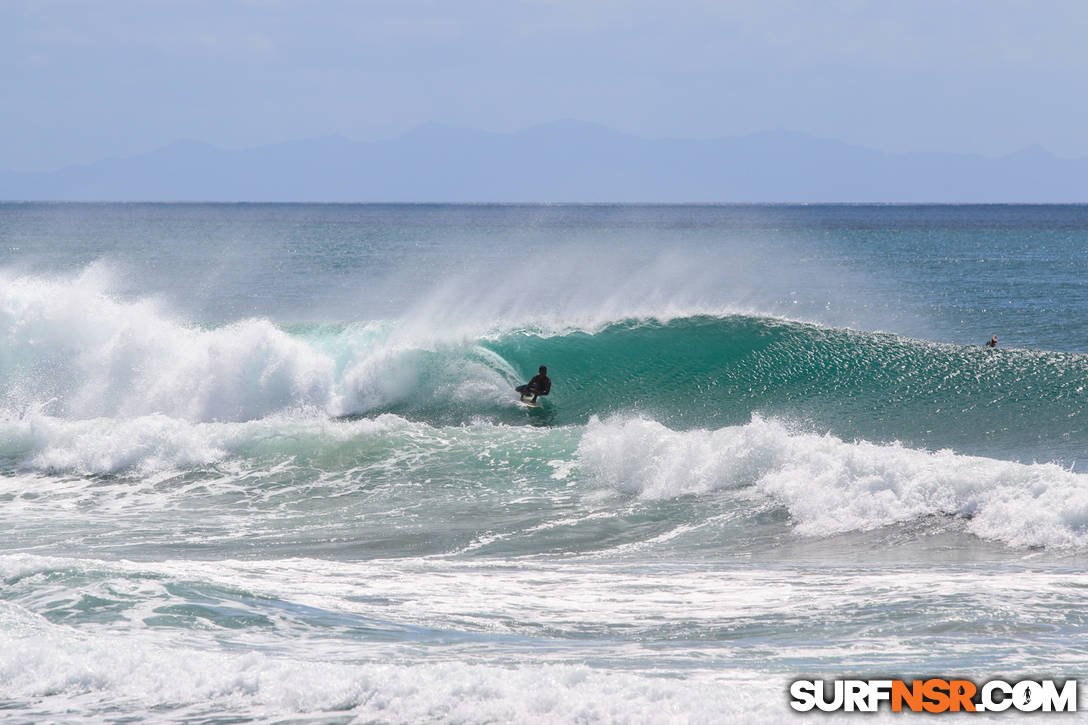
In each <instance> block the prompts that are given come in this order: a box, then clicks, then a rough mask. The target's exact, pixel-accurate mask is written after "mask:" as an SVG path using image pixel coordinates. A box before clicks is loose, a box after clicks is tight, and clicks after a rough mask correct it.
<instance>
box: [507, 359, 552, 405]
mask: <svg viewBox="0 0 1088 725" xmlns="http://www.w3.org/2000/svg"><path fill="white" fill-rule="evenodd" d="M514 390H516V391H518V392H519V393H521V397H523V398H524V397H525V396H526V395H532V396H533V402H534V403H535V402H536V399H537V396H539V395H547V394H548V393H550V392H552V379H551V378H549V377H548V368H547V367H545V366H544V365H541V366H540V372H539V373H537V374H536V375H534V376H533V379H532V380H530V381H529V382H527V383H525V385H519V386H517V387H516V388H514Z"/></svg>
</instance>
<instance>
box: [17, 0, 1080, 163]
mask: <svg viewBox="0 0 1088 725" xmlns="http://www.w3.org/2000/svg"><path fill="white" fill-rule="evenodd" d="M1086 37H1088V3H1085V2H1082V1H1080V0H1076V1H1071V2H1064V1H1063V2H1059V1H1056V0H1051V1H1048V0H1032V1H1031V2H1019V1H1012V0H985V1H983V0H943V1H940V2H937V1H931V0H911V1H909V2H892V1H891V0H887V1H885V2H866V1H864V0H760V1H753V2H732V1H730V0H670V1H668V2H665V1H663V0H662V1H657V2H649V1H645V0H623V1H622V2H621V1H619V0H531V1H530V0H496V1H494V2H491V1H487V2H485V1H482V0H457V1H452V0H356V1H354V2H349V1H340V0H308V1H305V2H303V1H302V0H297V1H294V2H289V1H287V0H184V1H180V0H158V1H153V0H139V1H137V0H109V1H108V2H107V1H106V0H99V1H98V2H88V1H87V0H0V168H6V169H10V170H16V171H46V170H53V169H56V168H60V167H63V166H66V165H69V164H73V163H88V162H92V161H96V160H99V159H102V158H108V157H114V156H127V155H132V154H137V153H142V152H146V151H151V150H154V149H156V148H160V147H162V146H165V145H167V144H169V143H171V142H173V141H176V140H180V139H195V140H199V141H204V142H207V143H211V144H214V145H217V146H221V147H225V148H248V147H253V146H260V145H264V144H270V143H279V142H282V141H288V140H296V139H304V138H310V137H314V136H327V135H342V136H346V137H348V138H351V139H355V140H360V141H366V140H375V139H381V138H389V137H393V136H396V135H399V134H401V133H404V132H407V131H409V130H411V129H412V128H415V127H417V126H419V125H422V124H425V123H441V124H448V125H454V126H461V127H470V128H479V129H484V130H488V131H495V132H513V131H516V130H519V129H523V128H527V127H531V126H533V125H536V124H541V123H548V122H552V121H556V120H567V119H573V120H580V121H589V122H594V123H599V124H602V125H605V126H608V127H610V128H613V129H615V130H618V131H621V132H624V133H629V134H633V135H637V136H643V137H649V138H666V137H667V138H723V137H733V136H742V135H746V134H750V133H756V132H760V131H767V130H778V129H783V130H790V131H797V132H801V133H806V134H810V135H813V136H818V137H821V138H828V139H835V140H839V141H845V142H848V143H852V144H856V145H859V146H865V147H869V148H873V149H878V150H881V151H887V152H907V151H940V152H961V153H971V154H984V155H987V156H1000V155H1004V154H1008V153H1013V152H1016V151H1019V150H1022V149H1024V148H1026V147H1030V146H1040V147H1042V148H1045V149H1047V150H1048V151H1050V152H1052V153H1054V154H1056V155H1058V156H1061V157H1080V156H1088V133H1085V129H1086V128H1088V93H1086V92H1085V90H1086V87H1085V86H1086V79H1088V73H1086V71H1088V43H1086V42H1085V40H1084V39H1085V38H1086Z"/></svg>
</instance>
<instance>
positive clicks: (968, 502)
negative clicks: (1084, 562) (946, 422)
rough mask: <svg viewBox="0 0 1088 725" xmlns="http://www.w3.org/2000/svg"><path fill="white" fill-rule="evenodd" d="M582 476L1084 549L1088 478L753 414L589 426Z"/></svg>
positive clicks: (826, 529)
mask: <svg viewBox="0 0 1088 725" xmlns="http://www.w3.org/2000/svg"><path fill="white" fill-rule="evenodd" d="M577 458H578V465H579V468H580V470H581V471H582V473H583V474H584V475H587V476H589V477H591V478H592V479H593V480H595V481H597V482H598V483H599V484H600V485H603V486H605V487H608V488H612V489H615V490H617V491H619V492H621V493H624V494H628V495H637V496H640V497H646V498H671V497H676V496H685V495H698V494H707V493H709V492H713V491H717V490H725V489H744V488H754V489H755V490H757V491H759V492H760V493H761V494H763V495H765V496H768V497H771V498H772V499H774V500H776V501H778V502H780V503H781V504H782V505H783V506H785V507H786V509H787V510H788V511H789V514H790V518H791V520H792V521H793V522H794V524H795V526H796V530H797V532H798V533H801V534H804V535H809V536H823V535H829V534H836V533H842V532H847V531H865V530H869V529H874V528H877V527H881V526H887V525H891V524H897V523H902V522H906V521H910V520H913V519H918V518H920V517H925V516H930V515H935V514H937V515H942V514H943V515H952V516H962V517H965V518H968V519H969V521H968V523H967V528H968V530H969V531H970V532H971V533H973V534H975V535H977V536H979V537H982V538H987V539H996V540H999V541H1003V542H1005V543H1006V544H1009V545H1012V546H1018V547H1035V546H1039V547H1059V548H1060V547H1074V548H1085V547H1088V476H1086V475H1084V474H1077V473H1073V472H1072V471H1070V470H1066V469H1064V468H1062V467H1060V466H1057V465H1054V464H1049V463H1047V464H1031V465H1025V464H1021V463H1014V462H1010V461H999V460H994V459H990V458H981V457H977V456H964V455H959V454H956V453H954V452H952V451H948V450H945V451H937V452H929V451H920V450H915V449H910V448H904V447H902V446H900V445H897V444H889V445H876V444H873V443H868V442H865V441H859V442H855V443H847V442H845V441H842V440H840V439H838V438H836V437H834V436H831V435H814V434H805V433H796V432H791V431H790V430H789V429H787V428H786V426H784V425H783V424H781V423H779V422H776V421H772V420H765V419H763V418H761V417H759V416H756V417H754V418H753V420H752V422H751V423H749V424H747V425H743V426H733V427H728V428H722V429H719V430H689V431H674V430H670V429H669V428H667V427H665V426H663V425H661V424H660V423H657V422H655V421H651V420H645V419H637V418H636V419H629V420H613V421H605V422H602V421H600V420H597V419H594V420H592V421H591V422H590V424H589V426H587V428H586V431H585V434H584V435H583V437H582V440H581V442H580V443H579V446H578V451H577Z"/></svg>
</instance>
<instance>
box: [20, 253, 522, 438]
mask: <svg viewBox="0 0 1088 725" xmlns="http://www.w3.org/2000/svg"><path fill="white" fill-rule="evenodd" d="M0 281H2V283H3V284H2V286H0V335H2V336H3V337H4V338H5V339H6V341H7V343H8V344H6V345H5V346H4V349H3V350H2V351H0V382H2V384H3V390H2V392H0V401H2V404H3V406H4V408H6V409H7V412H8V414H9V416H10V415H22V414H25V413H26V412H27V411H28V410H34V409H41V410H44V411H45V412H48V413H50V414H52V415H56V416H58V417H62V418H67V419H90V418H101V417H110V418H136V417H140V416H148V415H156V414H161V415H165V416H169V417H172V418H178V419H183V420H187V421H244V420H254V419H258V418H262V417H265V416H268V415H271V414H274V413H278V412H282V411H286V410H293V409H315V410H318V411H320V412H323V413H325V414H327V415H331V416H338V415H344V414H349V413H364V412H367V411H369V410H373V409H375V408H380V407H382V406H387V405H389V404H391V403H394V402H396V401H398V400H401V399H402V398H404V397H405V396H408V395H411V394H413V393H414V392H417V391H420V390H422V391H423V393H424V394H426V395H430V396H436V395H441V396H444V397H449V398H453V399H455V400H456V399H459V398H467V397H473V398H479V397H488V396H490V397H492V398H497V397H498V396H499V394H500V391H501V392H502V393H503V394H505V393H506V392H507V391H508V390H509V387H510V383H511V382H513V381H514V380H515V379H517V378H518V377H519V375H518V374H517V373H516V372H515V371H514V370H512V369H511V368H510V367H509V365H507V364H505V363H504V361H502V360H501V359H499V358H497V356H496V355H495V354H494V353H491V352H489V351H487V350H486V349H484V348H481V347H478V346H475V345H471V344H467V345H466V344H460V345H453V346H450V347H448V348H443V344H442V343H441V342H438V341H430V343H429V344H425V345H422V346H421V345H419V344H417V343H416V342H415V341H414V339H412V338H411V336H410V335H408V334H406V332H405V331H404V330H402V329H399V328H398V327H396V326H393V325H390V324H388V323H378V322H364V323H358V324H352V325H339V326H334V327H319V328H315V329H311V330H309V331H308V333H307V334H303V335H295V334H291V333H289V332H288V331H286V330H284V329H283V328H281V327H278V326H276V325H275V324H273V323H272V322H270V321H268V320H263V319H250V320H241V321H238V322H233V323H231V324H227V325H225V326H222V327H216V328H211V329H201V328H198V327H195V326H191V325H188V324H186V323H184V322H183V321H179V320H176V319H174V318H173V317H171V316H170V315H168V314H167V313H166V312H165V311H164V310H163V308H162V306H161V305H159V304H157V303H156V302H155V301H152V300H146V299H144V300H136V301H122V300H118V299H116V298H115V297H114V296H112V295H111V294H110V284H109V274H108V272H107V271H106V270H104V269H103V268H102V267H99V266H92V267H91V268H88V269H87V270H86V271H84V272H83V273H82V274H80V275H78V276H77V277H75V278H72V279H66V278H42V277H33V276H21V277H16V276H12V275H7V276H5V277H4V278H3V279H2V280H0ZM428 348H429V349H428ZM436 350H442V351H443V352H445V353H447V354H445V355H443V354H434V353H435V352H436ZM507 397H509V396H507Z"/></svg>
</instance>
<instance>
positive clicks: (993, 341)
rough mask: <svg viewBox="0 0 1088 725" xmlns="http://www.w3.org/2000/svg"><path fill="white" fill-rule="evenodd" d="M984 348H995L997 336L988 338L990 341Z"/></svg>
mask: <svg viewBox="0 0 1088 725" xmlns="http://www.w3.org/2000/svg"><path fill="white" fill-rule="evenodd" d="M986 347H997V335H994V336H993V337H991V338H990V341H989V342H988V343H986Z"/></svg>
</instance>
